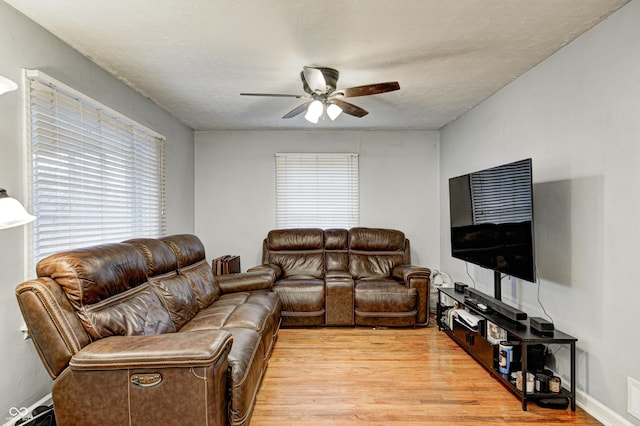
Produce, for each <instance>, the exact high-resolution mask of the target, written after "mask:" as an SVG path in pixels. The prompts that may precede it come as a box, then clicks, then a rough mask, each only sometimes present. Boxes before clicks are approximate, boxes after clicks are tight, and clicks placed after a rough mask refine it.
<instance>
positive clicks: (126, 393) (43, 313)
mask: <svg viewBox="0 0 640 426" xmlns="http://www.w3.org/2000/svg"><path fill="white" fill-rule="evenodd" d="M37 274H38V277H39V278H38V279H36V280H32V281H27V282H24V283H22V284H20V285H19V286H18V287H17V288H16V294H17V297H18V302H19V304H20V308H21V310H22V313H23V316H24V318H25V321H26V323H27V325H28V328H29V333H30V335H31V337H32V339H33V342H34V344H35V346H36V349H37V350H38V353H39V354H40V357H41V358H42V361H43V363H44V365H45V367H46V369H47V371H48V372H49V374H50V375H51V377H52V378H53V379H54V383H53V389H52V396H53V403H54V408H55V415H56V419H57V424H58V425H83V426H85V425H100V426H103V425H132V424H133V425H226V424H231V425H245V424H248V423H249V419H250V416H251V413H252V410H253V406H254V402H255V397H256V393H257V391H258V387H259V385H260V382H261V380H262V376H263V374H264V371H265V369H266V367H267V361H268V360H269V357H270V356H271V352H272V349H273V345H274V342H275V340H276V337H277V334H278V329H279V325H280V311H281V305H280V300H279V298H278V296H277V295H276V294H275V293H273V292H271V291H269V290H270V288H271V286H272V284H273V279H272V276H271V274H264V273H248V274H234V275H229V276H221V277H216V278H217V279H216V278H214V276H213V274H212V271H211V265H209V264H208V263H207V261H206V259H205V253H204V246H203V245H202V243H201V242H200V240H199V239H198V238H197V237H195V236H193V235H175V236H171V237H166V238H162V239H160V240H156V239H136V240H130V241H127V242H124V243H116V244H105V245H101V246H95V247H89V248H85V249H78V250H71V251H68V252H64V253H59V254H56V255H53V256H50V257H48V258H46V259H43V260H42V261H40V262H39V263H38V265H37Z"/></svg>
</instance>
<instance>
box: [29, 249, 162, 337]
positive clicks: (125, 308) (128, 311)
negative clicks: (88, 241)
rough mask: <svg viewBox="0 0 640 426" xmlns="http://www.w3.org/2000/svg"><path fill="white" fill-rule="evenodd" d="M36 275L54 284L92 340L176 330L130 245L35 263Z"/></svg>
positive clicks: (74, 252) (141, 260) (60, 255)
mask: <svg viewBox="0 0 640 426" xmlns="http://www.w3.org/2000/svg"><path fill="white" fill-rule="evenodd" d="M36 272H37V274H38V277H50V278H51V279H53V280H54V281H56V283H57V284H58V285H59V286H60V287H61V288H62V290H63V292H64V293H65V295H66V297H67V299H68V300H69V302H70V304H71V306H73V308H74V309H75V310H76V311H77V313H78V317H79V318H80V321H81V322H82V325H83V327H84V328H85V330H86V331H87V333H89V335H91V337H92V338H94V339H99V338H102V337H106V336H110V335H114V334H120V335H127V334H157V333H165V332H171V331H175V325H174V324H173V322H172V321H171V319H170V317H169V313H168V312H167V311H166V310H165V309H164V308H163V306H162V304H161V303H160V300H159V299H158V297H157V295H156V294H155V293H154V292H153V291H152V290H151V288H150V287H149V286H148V284H147V279H146V278H147V265H146V262H145V258H144V256H143V255H142V253H141V252H140V250H138V249H137V248H136V247H134V246H133V245H130V244H124V243H114V244H103V245H99V246H93V247H87V248H82V249H76V250H71V251H67V252H62V253H57V254H54V255H51V256H49V257H47V258H45V259H43V260H41V261H40V262H38V265H37V266H36Z"/></svg>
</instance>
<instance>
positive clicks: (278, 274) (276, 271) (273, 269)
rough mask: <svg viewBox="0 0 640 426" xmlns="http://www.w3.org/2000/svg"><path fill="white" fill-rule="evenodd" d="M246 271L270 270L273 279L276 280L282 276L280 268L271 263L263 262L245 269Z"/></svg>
mask: <svg viewBox="0 0 640 426" xmlns="http://www.w3.org/2000/svg"><path fill="white" fill-rule="evenodd" d="M247 272H270V273H271V274H273V281H274V282H275V281H277V280H278V279H279V278H280V277H281V276H282V268H280V267H279V266H278V265H274V264H273V263H264V264H262V265H258V266H254V267H253V268H250V269H248V270H247Z"/></svg>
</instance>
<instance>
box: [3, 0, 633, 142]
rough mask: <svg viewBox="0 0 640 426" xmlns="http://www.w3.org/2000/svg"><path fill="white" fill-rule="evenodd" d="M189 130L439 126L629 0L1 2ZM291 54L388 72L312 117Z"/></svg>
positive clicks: (352, 80)
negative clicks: (384, 89) (393, 86)
mask: <svg viewBox="0 0 640 426" xmlns="http://www.w3.org/2000/svg"><path fill="white" fill-rule="evenodd" d="M5 1H6V3H8V4H10V5H12V6H13V7H15V8H16V9H18V10H19V11H21V12H22V13H24V14H25V15H27V16H28V17H30V18H31V19H33V20H34V21H35V22H37V23H38V24H40V25H42V26H43V27H45V28H46V29H48V30H49V31H51V32H52V33H53V34H55V35H56V36H58V37H59V38H60V39H62V40H64V41H65V42H67V43H68V44H69V45H71V46H72V47H74V48H75V49H77V50H78V51H80V52H81V53H82V54H84V55H86V56H87V57H89V58H90V59H91V60H93V61H94V62H95V63H96V64H98V65H99V66H101V67H102V68H104V69H106V70H107V71H109V72H111V73H112V74H113V75H115V76H116V77H117V78H119V79H120V80H122V81H124V82H125V83H126V84H128V85H129V86H131V87H132V88H134V89H135V90H137V91H138V92H140V93H141V94H143V95H144V96H146V97H149V98H150V99H152V100H153V101H155V102H156V103H157V104H159V105H160V106H162V107H163V108H164V109H166V110H167V111H169V112H170V113H171V114H173V115H174V116H176V117H177V118H178V119H180V120H181V121H182V122H184V123H185V124H187V125H188V126H190V127H192V128H193V129H195V130H230V129H279V130H282V129H314V128H330V129H354V130H356V129H357V130H362V129H366V130H368V129H371V130H378V129H419V130H423V129H439V128H440V127H442V126H443V125H445V124H447V123H449V122H451V121H453V120H455V119H456V118H457V117H459V116H460V115H462V114H463V113H465V112H466V111H468V110H469V109H471V108H473V107H474V106H476V105H478V104H479V103H481V102H482V101H483V100H485V99H486V98H487V97H489V96H491V95H492V94H493V93H495V92H496V91H497V90H499V89H500V88H502V87H504V86H505V85H507V84H508V83H509V82H511V81H512V80H514V79H516V78H517V77H519V76H520V75H522V74H523V73H524V72H526V71H527V70H529V69H530V68H531V67H533V66H534V65H536V64H537V63H539V62H540V61H542V60H544V59H545V58H546V57H548V56H549V55H550V54H552V53H553V52H555V51H556V50H558V49H559V48H561V47H562V46H564V45H565V44H567V43H569V42H570V41H571V40H573V39H574V38H576V37H577V36H579V35H580V34H582V33H583V32H585V31H586V30H588V29H589V28H591V27H592V26H593V25H595V24H597V23H598V22H599V21H601V20H602V19H603V18H605V17H606V16H608V15H609V14H611V13H612V12H613V11H615V10H616V9H618V8H619V7H621V6H623V5H624V4H625V3H627V2H628V0H509V1H506V0H456V1H451V0H321V1H318V0H313V1H310V0H297V1H294V0H259V1H258V0H255V1H249V0H186V1H185V0H148V1H142V0H138V1H114V0H90V1H87V0H55V1H51V0H5ZM303 65H317V66H328V67H332V68H336V69H338V70H339V71H340V79H339V81H338V88H345V87H351V86H357V85H363V84H370V83H378V82H385V81H398V82H399V83H400V87H401V89H400V90H399V91H396V92H390V93H385V94H380V95H374V96H368V97H360V98H354V99H351V101H352V102H353V103H354V104H356V105H358V106H361V107H363V108H365V109H367V110H368V111H369V115H367V116H366V117H363V118H355V117H351V116H348V115H346V114H342V115H341V116H340V117H338V119H337V120H336V121H335V122H331V121H330V120H328V119H326V120H324V121H321V122H320V123H319V124H317V125H313V124H310V123H308V122H307V121H306V120H304V118H303V115H299V116H297V117H294V118H291V119H287V120H283V119H282V118H281V117H282V116H283V115H284V114H286V113H287V112H288V111H290V110H291V109H293V108H294V107H296V106H297V105H298V104H300V103H301V101H300V100H298V99H294V98H257V97H244V96H239V93H240V92H269V93H291V94H299V93H300V94H302V93H303V91H302V83H301V81H300V76H299V74H300V71H301V69H302V67H303Z"/></svg>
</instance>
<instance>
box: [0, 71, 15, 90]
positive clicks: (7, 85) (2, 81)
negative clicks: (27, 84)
mask: <svg viewBox="0 0 640 426" xmlns="http://www.w3.org/2000/svg"><path fill="white" fill-rule="evenodd" d="M17 88H18V85H17V84H16V83H14V82H13V81H11V80H9V79H8V78H7V77H3V76H1V75H0V95H3V94H5V93H7V92H11V91H12V90H16V89H17Z"/></svg>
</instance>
